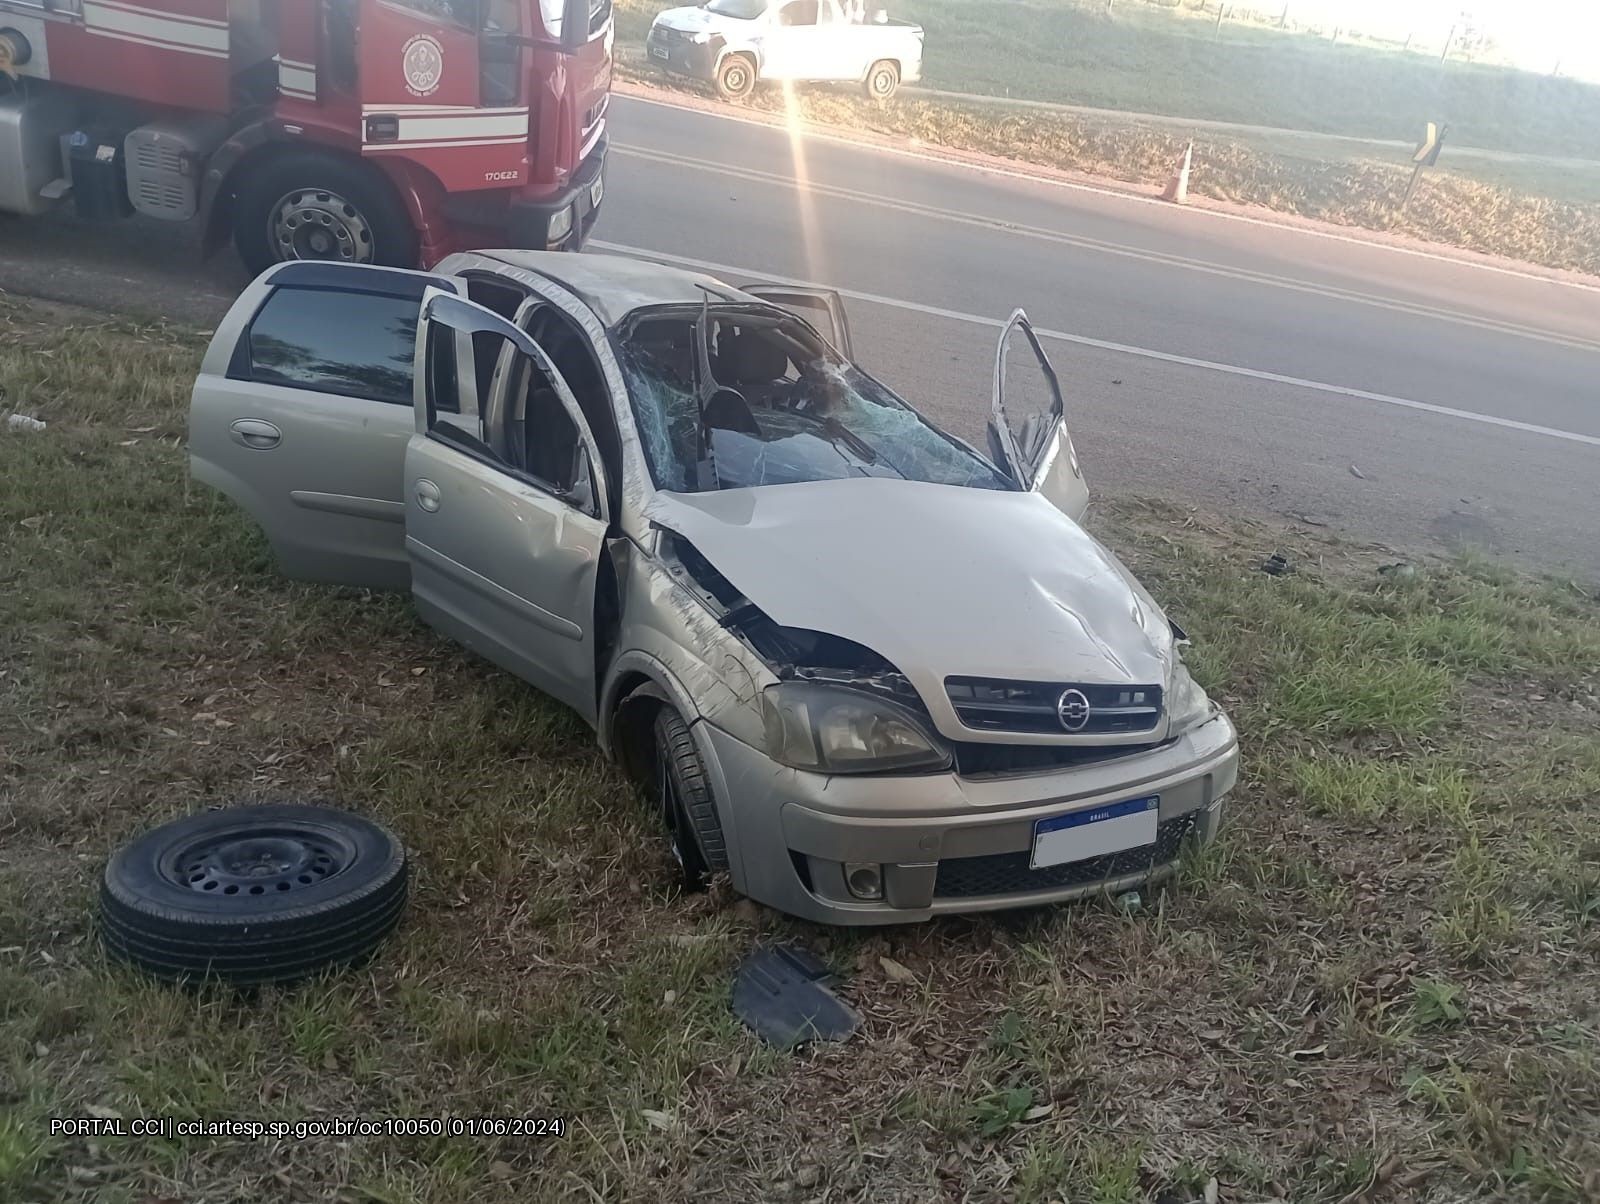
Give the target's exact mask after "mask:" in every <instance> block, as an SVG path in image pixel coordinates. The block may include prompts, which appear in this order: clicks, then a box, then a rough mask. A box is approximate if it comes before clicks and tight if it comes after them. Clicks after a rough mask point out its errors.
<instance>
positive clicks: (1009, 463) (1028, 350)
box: [989, 309, 1089, 520]
mask: <svg viewBox="0 0 1600 1204" xmlns="http://www.w3.org/2000/svg"><path fill="white" fill-rule="evenodd" d="M1064 408H1065V407H1064V406H1063V405H1062V401H1061V383H1060V381H1058V380H1057V379H1056V372H1055V369H1054V368H1052V367H1051V366H1050V360H1049V358H1048V357H1047V356H1046V355H1045V353H1044V348H1043V347H1041V346H1040V345H1039V336H1038V335H1036V334H1034V332H1033V325H1032V324H1031V323H1030V322H1029V321H1028V315H1027V314H1025V313H1023V312H1022V310H1020V309H1019V310H1016V311H1015V312H1014V313H1012V315H1011V318H1010V320H1009V321H1007V322H1006V325H1005V329H1003V330H1002V331H1001V332H1000V346H999V348H998V350H997V351H996V352H995V360H994V416H993V418H992V419H991V420H990V422H989V450H990V452H991V453H992V454H993V455H994V457H995V459H996V460H997V461H998V462H999V464H1000V466H1001V467H1003V468H1005V469H1006V471H1007V472H1009V473H1010V474H1011V477H1012V479H1013V480H1015V481H1016V482H1017V484H1019V485H1021V486H1022V487H1023V488H1024V489H1031V490H1033V491H1034V492H1036V493H1039V494H1042V495H1043V496H1044V497H1045V498H1046V499H1047V500H1048V501H1050V502H1051V504H1053V505H1054V506H1055V507H1056V508H1057V509H1059V510H1061V511H1062V512H1063V513H1064V514H1066V515H1067V517H1069V518H1071V519H1074V520H1077V519H1081V518H1082V517H1083V512H1084V511H1085V510H1086V509H1088V506H1089V486H1088V484H1087V483H1086V482H1085V481H1084V479H1083V470H1082V469H1081V468H1079V467H1078V453H1077V450H1076V449H1075V448H1074V447H1073V446H1072V436H1070V435H1069V434H1067V424H1066V419H1065V417H1064Z"/></svg>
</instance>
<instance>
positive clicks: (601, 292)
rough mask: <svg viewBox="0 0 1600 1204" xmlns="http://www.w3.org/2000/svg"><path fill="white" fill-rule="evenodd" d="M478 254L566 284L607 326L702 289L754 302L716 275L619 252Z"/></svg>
mask: <svg viewBox="0 0 1600 1204" xmlns="http://www.w3.org/2000/svg"><path fill="white" fill-rule="evenodd" d="M477 254H479V255H482V256H484V257H485V258H487V259H495V260H498V261H499V262H501V263H504V264H506V265H507V266H509V267H515V268H522V269H524V270H526V271H530V272H537V273H538V274H539V275H541V276H546V277H548V278H549V279H551V280H554V281H555V282H556V283H557V284H561V285H565V286H566V287H567V288H568V289H571V290H572V291H573V292H574V293H577V294H578V295H579V296H580V297H582V298H583V300H584V301H585V302H587V303H588V305H589V308H591V309H593V310H594V311H595V313H596V314H597V315H599V317H600V320H601V321H602V322H604V323H605V324H606V325H607V326H611V325H614V324H616V323H617V322H620V321H621V320H622V319H623V318H625V317H627V316H628V314H630V313H632V312H633V311H634V310H636V309H639V308H640V307H641V306H645V305H674V304H682V303H684V302H691V303H695V304H698V303H699V302H700V301H703V300H704V299H705V291H704V290H710V292H711V294H712V296H713V297H720V298H722V299H724V300H727V301H755V300H756V298H754V297H750V296H747V295H745V294H743V293H741V292H739V290H738V289H736V288H733V287H731V286H730V285H727V284H725V283H723V282H722V281H721V280H718V279H717V278H716V277H715V276H707V275H705V274H704V273H701V272H690V271H685V270H684V269H683V268H675V267H669V266H667V265H666V264H660V263H651V262H649V261H647V260H643V259H629V258H627V257H625V256H622V255H596V254H592V253H589V252H584V253H583V254H581V255H574V254H572V253H571V252H569V251H516V250H506V251H479V252H477Z"/></svg>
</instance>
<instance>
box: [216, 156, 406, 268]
mask: <svg viewBox="0 0 1600 1204" xmlns="http://www.w3.org/2000/svg"><path fill="white" fill-rule="evenodd" d="M233 245H234V246H235V247H236V248H238V251H239V258H240V259H242V260H244V264H245V267H247V268H249V269H250V271H252V272H260V271H263V270H265V269H266V268H269V267H271V266H272V265H273V264H275V263H280V262H282V261H283V260H286V259H326V260H332V261H334V262H341V263H377V264H383V265H385V266H388V267H413V266H415V264H416V259H417V240H416V235H415V233H414V232H413V230H412V228H411V222H410V220H409V219H408V218H407V217H406V212H405V209H404V208H403V207H402V206H401V204H400V199H399V198H398V197H397V196H395V194H394V190H393V189H392V188H391V187H390V186H389V182H388V181H387V180H385V179H384V178H383V176H382V174H381V173H379V172H377V171H376V170H374V169H373V168H371V167H369V166H367V165H366V164H365V163H352V162H350V161H349V160H347V159H341V158H338V157H336V156H334V155H327V154H319V153H317V152H315V151H301V152H296V153H294V154H288V155H282V156H280V157H278V158H275V159H271V160H269V161H267V162H266V163H264V164H262V165H261V166H260V167H258V168H257V169H255V170H254V171H251V172H250V173H249V174H248V175H247V176H246V177H245V178H244V180H243V182H242V183H241V184H240V185H239V195H238V199H237V201H236V203H235V205H234V210H233Z"/></svg>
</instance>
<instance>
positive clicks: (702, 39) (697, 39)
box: [689, 29, 711, 46]
mask: <svg viewBox="0 0 1600 1204" xmlns="http://www.w3.org/2000/svg"><path fill="white" fill-rule="evenodd" d="M689 40H690V41H691V42H693V43H694V44H695V45H696V46H704V45H705V44H706V43H707V42H709V41H710V40H711V31H710V30H708V29H702V30H701V31H700V32H699V33H697V34H695V35H694V37H692V38H690V39H689Z"/></svg>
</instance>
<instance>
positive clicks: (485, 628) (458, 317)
mask: <svg viewBox="0 0 1600 1204" xmlns="http://www.w3.org/2000/svg"><path fill="white" fill-rule="evenodd" d="M421 333H422V337H423V339H424V340H425V343H424V347H425V353H426V356H427V360H428V364H427V371H426V372H425V373H424V374H423V376H424V385H423V387H422V388H421V389H419V390H418V396H417V399H416V410H417V424H416V428H417V429H416V433H415V434H413V435H412V437H411V441H410V443H409V444H408V445H407V447H406V461H405V482H406V497H405V507H406V553H407V555H408V556H409V558H410V560H411V592H412V598H413V600H414V602H415V604H416V607H417V611H418V613H419V614H421V615H422V617H423V618H424V619H425V620H426V621H427V622H428V623H429V624H431V625H432V626H434V627H437V628H438V629H439V630H440V631H442V632H444V633H446V634H447V635H450V636H453V637H454V638H455V639H457V640H459V641H461V642H462V643H464V644H466V645H467V646H468V647H469V648H471V649H473V650H474V651H475V652H478V653H479V654H480V655H482V656H484V657H486V658H487V659H489V660H491V661H493V662H494V663H495V664H497V665H499V666H501V667H502V668H504V669H507V670H509V671H510V672H512V673H515V674H516V675H517V676H518V677H521V678H523V679H524V680H525V681H529V682H532V683H533V684H534V685H536V686H538V687H539V688H540V689H541V690H543V691H545V693H547V694H550V695H552V696H553V697H555V698H557V699H559V700H561V701H562V702H564V703H566V704H567V705H568V706H570V707H572V708H573V709H574V710H576V711H577V712H578V713H579V714H581V715H582V716H583V717H584V718H585V719H587V720H589V721H590V722H591V723H592V722H593V721H594V718H595V681H594V664H595V651H594V640H595V630H594V590H595V577H596V573H597V570H598V567H599V564H600V559H601V556H602V555H603V554H604V543H605V535H606V529H607V521H606V501H605V498H606V491H605V481H604V479H603V473H604V469H603V468H602V466H601V461H600V456H599V453H598V450H597V449H596V447H595V442H594V437H593V436H592V435H591V433H590V431H589V427H588V424H587V423H586V422H585V421H584V417H583V413H582V411H581V410H580V409H579V408H578V404H577V402H576V401H575V400H574V398H573V396H572V392H571V390H570V389H568V387H567V383H566V381H564V380H563V379H562V378H561V374H560V373H559V372H557V371H556V369H555V367H554V366H553V365H552V364H551V362H550V360H549V357H547V356H546V355H545V354H544V352H543V351H541V350H540V349H539V347H538V346H537V345H536V344H535V343H534V342H533V341H532V340H531V339H529V338H528V336H527V335H526V334H524V333H523V332H522V331H521V330H518V329H517V328H516V327H515V326H513V325H512V324H511V323H509V322H507V321H506V320H505V319H504V318H502V317H500V316H498V315H497V314H494V313H492V312H491V311H489V310H488V309H485V308H484V307H483V306H481V305H476V304H474V303H473V302H471V301H465V300H462V299H461V298H459V297H453V296H450V295H448V294H446V293H443V292H437V293H430V294H429V296H428V298H427V300H426V301H425V302H424V305H423V317H422V332H421ZM468 346H470V347H471V348H472V349H473V352H472V353H473V356H474V358H481V357H482V356H484V355H485V354H486V353H487V354H490V355H492V356H493V358H494V363H495V367H494V369H493V371H492V373H490V374H488V386H487V389H486V390H482V391H480V388H479V385H478V381H479V380H482V379H484V377H485V374H483V373H478V372H474V371H473V370H472V369H471V368H470V367H469V366H467V365H465V364H462V365H460V369H459V370H457V363H456V352H457V350H459V349H462V348H464V347H468ZM452 394H453V396H452Z"/></svg>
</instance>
